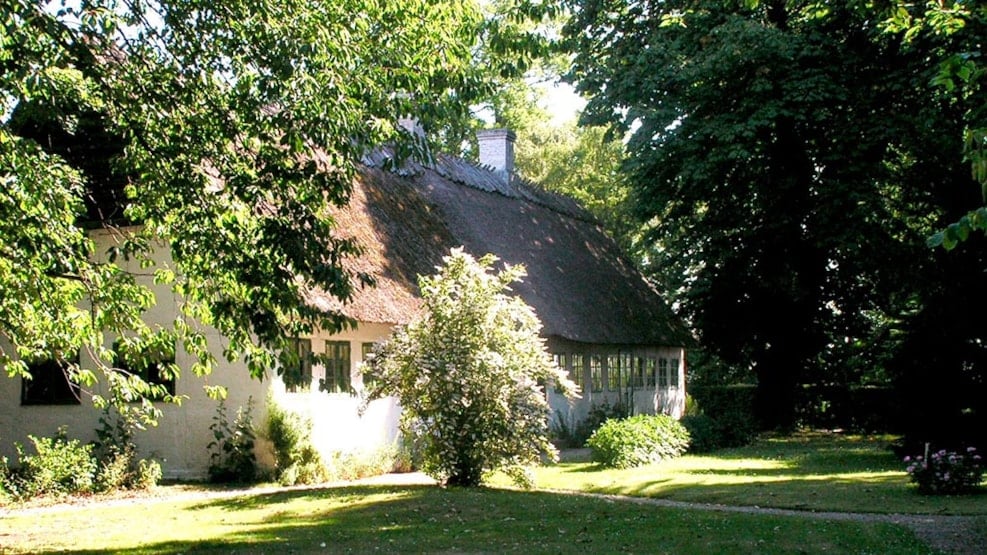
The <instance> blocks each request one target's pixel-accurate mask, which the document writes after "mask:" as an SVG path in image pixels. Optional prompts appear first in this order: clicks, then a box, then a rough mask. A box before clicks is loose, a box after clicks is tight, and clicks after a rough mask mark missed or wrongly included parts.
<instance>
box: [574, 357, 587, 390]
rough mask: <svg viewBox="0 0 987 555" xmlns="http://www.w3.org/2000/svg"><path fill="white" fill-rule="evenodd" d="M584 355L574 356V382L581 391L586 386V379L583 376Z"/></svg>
mask: <svg viewBox="0 0 987 555" xmlns="http://www.w3.org/2000/svg"><path fill="white" fill-rule="evenodd" d="M583 371H584V367H583V355H580V354H574V355H572V381H573V382H575V384H576V385H577V386H579V389H580V390H581V389H583V386H584V385H585V383H584V382H585V381H586V377H585V376H584V375H583Z"/></svg>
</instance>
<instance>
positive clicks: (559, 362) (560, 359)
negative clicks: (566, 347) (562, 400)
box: [552, 353, 569, 393]
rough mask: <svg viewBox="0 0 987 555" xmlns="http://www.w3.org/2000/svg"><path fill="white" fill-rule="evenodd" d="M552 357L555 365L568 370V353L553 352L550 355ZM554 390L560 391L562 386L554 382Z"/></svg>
mask: <svg viewBox="0 0 987 555" xmlns="http://www.w3.org/2000/svg"><path fill="white" fill-rule="evenodd" d="M552 359H553V360H554V361H555V365H556V366H558V367H559V368H561V369H562V370H563V371H565V370H568V365H567V364H566V362H567V360H568V359H569V355H567V354H565V353H555V354H553V355H552ZM555 392H556V393H562V388H561V387H559V385H558V384H555Z"/></svg>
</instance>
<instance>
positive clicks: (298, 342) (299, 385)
mask: <svg viewBox="0 0 987 555" xmlns="http://www.w3.org/2000/svg"><path fill="white" fill-rule="evenodd" d="M281 379H282V380H284V387H285V389H286V390H287V391H288V392H289V393H303V392H306V391H309V390H310V389H311V388H312V340H311V339H291V340H290V341H289V343H288V348H287V349H286V351H285V352H284V353H283V354H282V357H281Z"/></svg>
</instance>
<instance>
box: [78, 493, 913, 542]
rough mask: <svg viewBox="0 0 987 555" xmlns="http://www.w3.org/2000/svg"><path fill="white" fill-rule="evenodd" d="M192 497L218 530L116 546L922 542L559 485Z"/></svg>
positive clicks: (871, 530)
mask: <svg viewBox="0 0 987 555" xmlns="http://www.w3.org/2000/svg"><path fill="white" fill-rule="evenodd" d="M193 509H194V510H192V511H189V514H188V515H187V516H185V515H183V514H180V515H177V517H176V518H181V519H183V520H180V521H179V523H180V524H179V525H182V524H181V523H186V522H188V523H191V522H195V523H196V524H197V525H199V526H202V527H209V526H212V525H216V524H220V526H215V527H213V528H208V529H209V530H216V532H214V533H212V534H209V535H204V536H202V537H201V538H200V539H197V540H194V541H177V540H176V541H162V542H155V543H145V544H140V543H138V544H136V545H133V546H121V547H119V548H116V549H114V551H116V552H121V553H213V552H223V553H230V552H237V553H242V552H247V553H255V552H265V553H270V552H275V553H292V552H294V553H306V552H313V551H321V552H331V553H338V552H348V551H352V552H360V553H363V552H370V551H384V552H447V553H453V552H506V551H519V552H524V553H560V552H565V553H569V552H576V551H585V552H618V551H635V552H641V551H645V552H662V553H703V554H706V553H709V552H734V553H744V552H752V551H757V552H759V553H793V552H801V553H823V552H846V551H851V550H852V551H854V552H870V553H922V552H925V551H926V548H925V547H924V546H923V545H922V544H921V543H920V542H918V541H917V540H916V539H915V538H914V536H913V535H912V534H911V533H910V532H908V531H906V530H904V529H902V528H899V527H896V526H893V525H887V524H876V523H850V522H832V521H820V520H816V519H803V518H799V517H779V516H767V515H748V514H723V513H715V512H706V511H688V510H680V509H665V508H659V507H642V506H641V505H640V504H637V503H625V502H619V501H618V502H614V501H609V500H601V499H594V498H587V497H582V496H575V495H567V494H561V493H545V492H518V491H508V490H496V489H458V488H448V489H446V488H439V487H436V486H415V487H368V486H360V487H345V488H327V489H316V490H306V491H291V492H278V493H270V494H260V495H253V496H249V497H246V498H236V499H218V500H210V501H208V502H204V503H199V504H196V505H195V506H194V508H193ZM186 519H187V520H186ZM200 521H203V522H200ZM186 525H187V524H186ZM658 530H660V531H661V533H660V534H656V531H658ZM76 552H77V553H87V552H86V551H76ZM93 553H95V551H93Z"/></svg>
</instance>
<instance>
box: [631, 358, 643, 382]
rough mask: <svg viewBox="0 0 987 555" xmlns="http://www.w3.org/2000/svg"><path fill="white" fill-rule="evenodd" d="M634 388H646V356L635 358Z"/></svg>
mask: <svg viewBox="0 0 987 555" xmlns="http://www.w3.org/2000/svg"><path fill="white" fill-rule="evenodd" d="M633 372H634V389H644V383H645V378H644V372H645V366H644V357H636V358H635V359H634V369H633Z"/></svg>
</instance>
